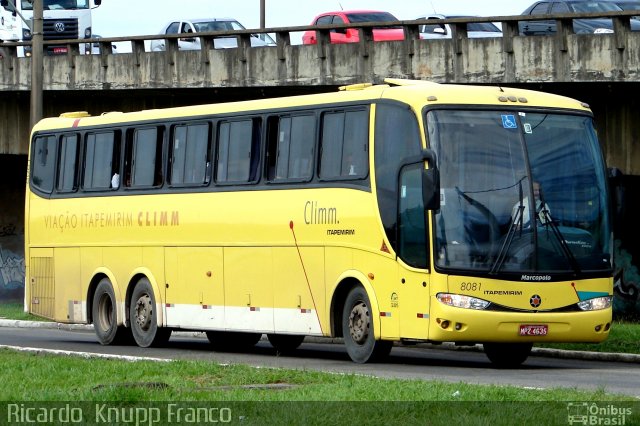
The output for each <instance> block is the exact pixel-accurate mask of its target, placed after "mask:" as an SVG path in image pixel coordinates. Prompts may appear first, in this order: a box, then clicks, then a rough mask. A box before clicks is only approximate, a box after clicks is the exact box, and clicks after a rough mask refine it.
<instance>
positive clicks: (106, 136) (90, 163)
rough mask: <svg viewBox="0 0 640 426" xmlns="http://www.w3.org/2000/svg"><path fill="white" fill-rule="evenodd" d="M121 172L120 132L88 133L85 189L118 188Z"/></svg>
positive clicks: (85, 145)
mask: <svg viewBox="0 0 640 426" xmlns="http://www.w3.org/2000/svg"><path fill="white" fill-rule="evenodd" d="M120 173H121V171H120V136H119V134H118V133H117V132H102V133H88V134H87V136H86V140H85V143H84V173H83V177H82V187H83V189H85V190H99V189H101V190H107V189H118V187H119V186H120Z"/></svg>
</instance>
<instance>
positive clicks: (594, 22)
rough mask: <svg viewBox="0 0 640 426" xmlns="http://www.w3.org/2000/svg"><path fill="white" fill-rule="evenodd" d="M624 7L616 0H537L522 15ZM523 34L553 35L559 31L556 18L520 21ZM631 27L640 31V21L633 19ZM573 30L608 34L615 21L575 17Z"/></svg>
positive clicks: (580, 32) (606, 10)
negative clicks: (615, 0)
mask: <svg viewBox="0 0 640 426" xmlns="http://www.w3.org/2000/svg"><path fill="white" fill-rule="evenodd" d="M621 11H622V8H620V6H618V5H617V4H616V2H614V1H607V0H554V1H537V2H535V3H533V4H532V5H531V6H529V7H528V8H527V9H526V10H525V11H524V12H522V15H529V16H540V15H560V14H567V13H608V12H611V13H614V12H621ZM518 25H519V27H520V34H522V35H552V34H555V33H556V31H557V27H556V21H555V20H554V19H544V20H540V21H522V22H519V24H518ZM631 29H632V30H633V31H640V21H637V20H635V19H632V20H631ZM573 31H574V32H575V33H576V34H607V33H612V32H613V22H612V21H611V19H606V18H602V19H600V18H597V19H596V18H593V19H574V20H573Z"/></svg>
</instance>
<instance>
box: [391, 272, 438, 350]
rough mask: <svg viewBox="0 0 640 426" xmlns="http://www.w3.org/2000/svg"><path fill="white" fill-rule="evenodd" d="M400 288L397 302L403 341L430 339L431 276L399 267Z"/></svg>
mask: <svg viewBox="0 0 640 426" xmlns="http://www.w3.org/2000/svg"><path fill="white" fill-rule="evenodd" d="M398 275H399V276H398V281H399V282H400V287H399V290H398V297H397V300H396V304H397V308H398V311H399V312H400V337H401V338H403V339H419V340H422V339H428V338H429V291H430V288H429V287H430V285H429V284H430V283H429V278H430V277H429V275H428V274H426V273H425V271H419V270H413V268H408V267H406V266H405V265H403V264H402V263H401V264H400V265H398Z"/></svg>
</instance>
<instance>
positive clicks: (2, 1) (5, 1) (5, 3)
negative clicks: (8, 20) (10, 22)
mask: <svg viewBox="0 0 640 426" xmlns="http://www.w3.org/2000/svg"><path fill="white" fill-rule="evenodd" d="M0 6H2V7H4V8H5V9H7V10H9V0H0Z"/></svg>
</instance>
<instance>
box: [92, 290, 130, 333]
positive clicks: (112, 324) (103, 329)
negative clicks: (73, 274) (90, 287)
mask: <svg viewBox="0 0 640 426" xmlns="http://www.w3.org/2000/svg"><path fill="white" fill-rule="evenodd" d="M116 307H117V302H116V295H115V292H114V291H113V287H112V286H111V281H109V279H108V278H103V279H102V280H100V282H99V283H98V286H97V287H96V291H95V293H94V294H93V303H92V305H91V317H92V319H93V329H94V330H95V332H96V336H97V337H98V341H99V342H100V344H101V345H111V344H113V345H118V344H127V343H130V342H131V340H132V338H131V330H130V329H128V328H126V327H124V326H120V327H118V318H117V315H116Z"/></svg>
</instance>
